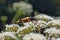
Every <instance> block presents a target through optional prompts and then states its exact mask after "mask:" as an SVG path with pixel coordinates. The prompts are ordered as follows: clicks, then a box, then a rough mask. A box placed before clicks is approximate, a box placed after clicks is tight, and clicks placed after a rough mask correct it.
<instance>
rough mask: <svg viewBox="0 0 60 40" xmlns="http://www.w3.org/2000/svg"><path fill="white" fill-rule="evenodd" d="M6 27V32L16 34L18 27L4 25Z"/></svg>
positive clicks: (15, 25)
mask: <svg viewBox="0 0 60 40" xmlns="http://www.w3.org/2000/svg"><path fill="white" fill-rule="evenodd" d="M5 26H6V31H13V32H17V30H18V28H19V27H20V26H19V25H17V24H11V25H5Z"/></svg>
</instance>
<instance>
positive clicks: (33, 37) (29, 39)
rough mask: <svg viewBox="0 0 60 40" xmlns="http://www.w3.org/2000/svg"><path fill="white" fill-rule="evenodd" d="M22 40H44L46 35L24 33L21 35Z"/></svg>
mask: <svg viewBox="0 0 60 40" xmlns="http://www.w3.org/2000/svg"><path fill="white" fill-rule="evenodd" d="M23 40H46V37H44V36H43V35H41V34H37V33H30V34H27V35H25V36H24V37H23Z"/></svg>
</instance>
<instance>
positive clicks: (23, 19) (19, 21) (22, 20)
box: [16, 17, 37, 25]
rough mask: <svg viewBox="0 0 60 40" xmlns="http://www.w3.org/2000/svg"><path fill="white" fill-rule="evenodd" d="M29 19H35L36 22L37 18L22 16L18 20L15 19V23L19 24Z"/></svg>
mask: <svg viewBox="0 0 60 40" xmlns="http://www.w3.org/2000/svg"><path fill="white" fill-rule="evenodd" d="M30 21H36V22H37V19H36V18H34V17H25V18H22V19H20V20H17V21H16V24H21V25H22V23H25V22H30Z"/></svg>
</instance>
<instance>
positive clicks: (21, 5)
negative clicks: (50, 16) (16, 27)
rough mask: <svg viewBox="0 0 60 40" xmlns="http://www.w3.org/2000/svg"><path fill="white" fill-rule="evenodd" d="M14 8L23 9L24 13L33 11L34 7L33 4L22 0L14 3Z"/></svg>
mask: <svg viewBox="0 0 60 40" xmlns="http://www.w3.org/2000/svg"><path fill="white" fill-rule="evenodd" d="M13 9H14V10H22V11H23V13H24V14H26V13H31V12H32V11H33V7H32V5H31V4H29V3H25V2H22V1H21V2H15V3H13ZM27 15H28V14H27Z"/></svg>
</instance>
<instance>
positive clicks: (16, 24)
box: [5, 24, 19, 28]
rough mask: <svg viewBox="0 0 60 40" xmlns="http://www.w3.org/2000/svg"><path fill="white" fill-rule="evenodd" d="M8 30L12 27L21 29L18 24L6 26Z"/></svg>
mask: <svg viewBox="0 0 60 40" xmlns="http://www.w3.org/2000/svg"><path fill="white" fill-rule="evenodd" d="M5 27H6V28H10V27H19V25H17V24H11V25H8V24H7V25H5Z"/></svg>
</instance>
